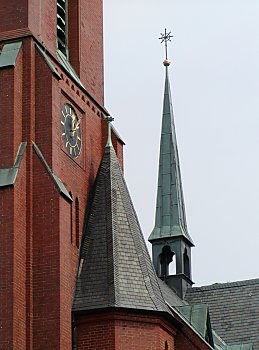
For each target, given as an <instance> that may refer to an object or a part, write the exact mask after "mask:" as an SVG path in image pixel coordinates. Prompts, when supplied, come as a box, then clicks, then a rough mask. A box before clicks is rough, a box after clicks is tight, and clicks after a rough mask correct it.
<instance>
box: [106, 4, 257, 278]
mask: <svg viewBox="0 0 259 350" xmlns="http://www.w3.org/2000/svg"><path fill="white" fill-rule="evenodd" d="M104 5H105V6H104V18H105V23H104V25H105V26H104V34H105V91H106V92H105V101H106V108H107V109H108V110H109V111H110V113H111V115H113V116H114V117H115V122H114V125H115V127H116V128H117V130H118V131H119V133H120V134H121V136H122V138H123V139H124V141H125V143H126V146H125V148H124V155H125V158H124V159H125V177H126V181H127V184H128V187H129V190H130V193H131V196H132V199H133V202H134V205H135V208H136V211H137V214H138V217H139V220H140V223H141V226H142V230H143V233H144V235H145V237H146V238H147V237H148V236H149V234H150V232H151V230H152V229H153V226H154V212H155V204H156V188H157V174H158V157H159V143H160V129H161V116H162V98H163V89H164V67H163V65H162V61H163V59H164V47H163V46H162V45H161V44H160V42H159V40H158V37H159V36H160V33H161V32H162V31H164V28H165V27H166V28H167V29H168V30H171V31H172V34H173V35H174V38H173V39H172V42H171V43H170V46H169V58H170V60H171V61H172V64H171V66H170V81H171V90H172V98H173V105H174V115H175V123H176V132H177V139H178V148H179V155H180V165H181V171H182V180H183V187H184V196H185V205H186V212H187V222H188V228H189V233H190V235H191V236H192V238H193V240H194V242H195V245H196V246H195V247H194V248H193V249H192V254H193V255H192V272H193V280H194V282H195V283H196V285H204V284H210V283H215V282H227V281H234V280H242V279H250V278H257V277H259V268H258V266H259V261H258V260H259V253H258V252H259V1H258V0H163V1H158V0H129V1H126V0H106V1H105V4H104ZM148 245H149V243H148Z"/></svg>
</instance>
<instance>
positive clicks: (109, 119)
mask: <svg viewBox="0 0 259 350" xmlns="http://www.w3.org/2000/svg"><path fill="white" fill-rule="evenodd" d="M105 120H106V122H107V126H108V139H107V143H106V147H110V146H112V133H111V122H113V121H114V118H113V117H111V116H110V115H108V116H107V117H105Z"/></svg>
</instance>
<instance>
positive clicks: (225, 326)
mask: <svg viewBox="0 0 259 350" xmlns="http://www.w3.org/2000/svg"><path fill="white" fill-rule="evenodd" d="M186 300H187V301H188V302H189V303H190V304H197V303H206V304H208V305H209V310H210V318H211V323H212V327H213V329H214V330H215V331H216V332H217V333H218V335H219V336H220V337H221V338H223V340H224V341H226V342H227V344H233V345H234V344H236V345H238V344H239V346H240V344H241V343H243V344H244V345H243V348H241V347H240V349H246V348H249V345H246V347H245V344H246V343H252V344H253V349H254V350H259V279H253V280H247V281H239V282H231V283H215V284H212V285H209V286H203V287H193V288H189V289H188V290H187V293H186ZM236 348H237V347H236ZM229 349H235V347H232V348H229Z"/></svg>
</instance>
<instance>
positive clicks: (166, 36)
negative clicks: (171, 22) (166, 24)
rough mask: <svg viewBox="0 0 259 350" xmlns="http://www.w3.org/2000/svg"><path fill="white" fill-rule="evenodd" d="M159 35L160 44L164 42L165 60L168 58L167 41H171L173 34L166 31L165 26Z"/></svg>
mask: <svg viewBox="0 0 259 350" xmlns="http://www.w3.org/2000/svg"><path fill="white" fill-rule="evenodd" d="M160 35H161V37H160V38H159V40H161V44H162V43H165V58H166V60H168V57H167V43H168V41H171V38H172V37H173V35H171V32H169V33H168V32H167V31H166V28H165V32H164V33H160Z"/></svg>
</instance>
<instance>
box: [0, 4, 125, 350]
mask: <svg viewBox="0 0 259 350" xmlns="http://www.w3.org/2000/svg"><path fill="white" fill-rule="evenodd" d="M0 18H1V21H0V106H1V110H2V117H1V121H2V128H1V131H0V149H1V157H0V214H1V215H0V266H1V267H0V269H1V270H0V276H1V278H0V349H5V350H6V349H71V348H72V326H71V324H72V320H71V319H72V316H71V309H72V300H73V293H74V285H75V273H76V269H77V263H78V251H79V245H80V240H81V232H82V227H83V220H84V214H85V208H86V203H87V199H88V194H89V191H90V190H91V186H92V184H93V182H94V179H95V176H96V172H97V170H98V167H99V164H100V161H101V158H102V154H103V149H104V145H105V143H104V142H106V134H107V130H106V129H107V128H106V123H104V121H103V116H105V115H106V114H107V112H106V111H105V109H104V107H103V42H102V37H103V35H102V0H96V1H91V0H74V1H67V0H57V1H53V0H44V1H39V0H19V1H12V0H11V1H10V0H3V1H2V2H1V6H0ZM113 138H114V139H113V142H114V146H115V149H116V151H117V153H118V154H119V158H120V160H122V142H121V141H120V140H118V139H117V137H116V136H113ZM103 140H104V141H103Z"/></svg>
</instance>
